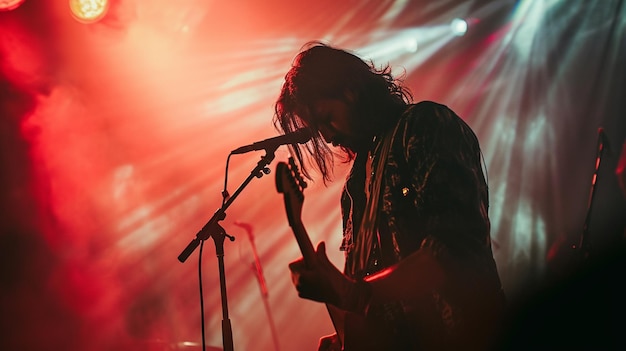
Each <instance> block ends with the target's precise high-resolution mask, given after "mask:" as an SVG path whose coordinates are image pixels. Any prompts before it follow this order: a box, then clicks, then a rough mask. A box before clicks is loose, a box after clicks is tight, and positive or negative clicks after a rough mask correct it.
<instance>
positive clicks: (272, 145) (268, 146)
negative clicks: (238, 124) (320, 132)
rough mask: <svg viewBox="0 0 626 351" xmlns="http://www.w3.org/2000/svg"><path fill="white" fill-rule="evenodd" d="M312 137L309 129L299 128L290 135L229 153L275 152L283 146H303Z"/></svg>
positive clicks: (266, 140)
mask: <svg viewBox="0 0 626 351" xmlns="http://www.w3.org/2000/svg"><path fill="white" fill-rule="evenodd" d="M312 137H313V133H312V132H311V130H310V129H309V128H300V129H298V130H296V131H293V132H291V133H287V134H284V135H280V136H277V137H273V138H269V139H265V140H261V141H257V142H255V143H252V144H250V145H246V146H242V147H240V148H237V149H235V150H233V151H231V152H230V153H231V154H232V155H235V154H245V153H246V152H250V151H256V150H272V151H273V150H276V148H278V147H279V146H281V145H285V144H304V143H306V142H307V141H309V140H311V138H312Z"/></svg>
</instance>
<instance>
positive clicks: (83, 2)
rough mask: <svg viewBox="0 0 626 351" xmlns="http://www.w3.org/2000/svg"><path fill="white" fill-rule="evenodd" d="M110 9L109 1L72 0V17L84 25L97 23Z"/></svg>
mask: <svg viewBox="0 0 626 351" xmlns="http://www.w3.org/2000/svg"><path fill="white" fill-rule="evenodd" d="M108 9H109V1H108V0H70V10H71V12H72V16H74V18H75V19H76V20H77V21H79V22H82V23H93V22H97V21H99V20H100V19H102V17H104V15H106V13H107V11H108Z"/></svg>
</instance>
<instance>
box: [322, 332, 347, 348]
mask: <svg viewBox="0 0 626 351" xmlns="http://www.w3.org/2000/svg"><path fill="white" fill-rule="evenodd" d="M317 351H342V347H341V342H340V341H339V337H338V336H337V334H336V333H335V334H332V335H326V336H322V337H321V338H320V342H319V345H318V346H317Z"/></svg>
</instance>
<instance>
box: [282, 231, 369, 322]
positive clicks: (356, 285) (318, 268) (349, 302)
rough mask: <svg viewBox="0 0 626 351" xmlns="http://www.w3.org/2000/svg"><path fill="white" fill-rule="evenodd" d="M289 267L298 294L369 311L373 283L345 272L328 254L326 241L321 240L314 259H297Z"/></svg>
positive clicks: (352, 308)
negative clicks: (331, 260) (351, 277)
mask: <svg viewBox="0 0 626 351" xmlns="http://www.w3.org/2000/svg"><path fill="white" fill-rule="evenodd" d="M289 270H290V271H291V279H292V281H293V283H294V285H295V287H296V290H297V291H298V296H300V297H302V298H305V299H309V300H314V301H318V302H325V303H329V304H332V305H334V306H336V307H339V308H340V309H342V310H344V311H348V312H353V313H357V314H365V309H366V308H367V305H368V303H369V299H370V295H371V291H370V289H369V286H368V285H367V284H366V283H364V282H356V281H354V280H352V279H350V278H348V277H347V276H346V275H344V274H343V273H341V272H340V271H339V270H338V269H337V268H336V267H335V266H334V265H333V264H332V262H330V260H329V259H328V256H326V244H325V243H324V242H323V241H322V242H321V243H319V244H318V246H317V250H316V251H315V255H314V256H313V259H311V260H306V261H305V259H304V258H300V259H298V260H296V261H293V262H291V263H290V264H289Z"/></svg>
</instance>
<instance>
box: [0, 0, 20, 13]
mask: <svg viewBox="0 0 626 351" xmlns="http://www.w3.org/2000/svg"><path fill="white" fill-rule="evenodd" d="M23 2H24V0H0V11H11V10H15V9H16V8H17V7H18V6H20V5H21V4H22V3H23Z"/></svg>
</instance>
